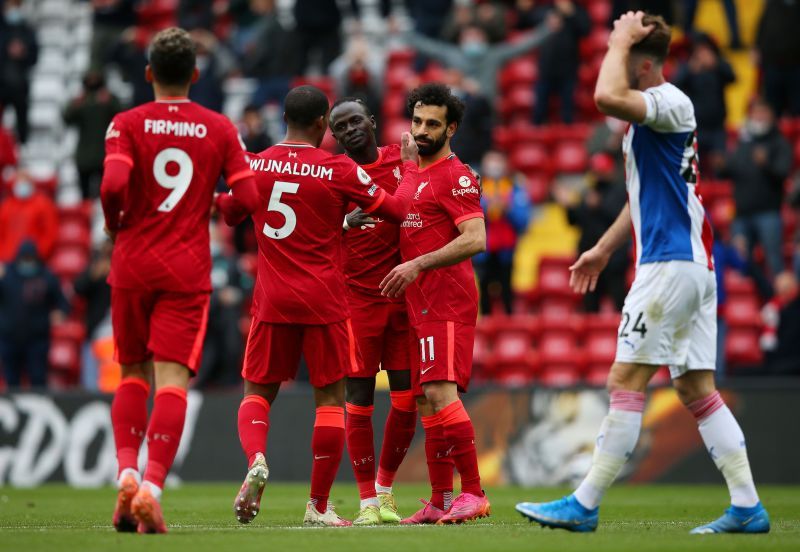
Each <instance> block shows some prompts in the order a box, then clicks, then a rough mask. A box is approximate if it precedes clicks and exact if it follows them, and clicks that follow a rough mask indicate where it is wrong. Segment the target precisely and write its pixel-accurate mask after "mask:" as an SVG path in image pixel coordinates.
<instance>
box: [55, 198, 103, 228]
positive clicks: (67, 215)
mask: <svg viewBox="0 0 800 552" xmlns="http://www.w3.org/2000/svg"><path fill="white" fill-rule="evenodd" d="M93 210H94V206H93V205H92V202H91V201H84V202H82V203H78V204H77V205H71V206H69V207H59V209H58V220H59V222H60V223H61V224H64V223H65V222H67V221H78V222H80V223H82V224H84V225H85V226H86V227H87V228H88V227H89V226H90V224H91V220H92V211H93Z"/></svg>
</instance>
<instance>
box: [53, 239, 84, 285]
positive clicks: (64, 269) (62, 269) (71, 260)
mask: <svg viewBox="0 0 800 552" xmlns="http://www.w3.org/2000/svg"><path fill="white" fill-rule="evenodd" d="M88 261H89V252H88V251H87V250H86V249H85V248H83V247H75V246H68V247H60V248H58V249H57V250H56V251H55V253H53V256H52V258H51V259H50V263H49V264H50V269H51V270H52V271H53V272H55V273H56V275H57V276H59V277H60V278H61V279H62V280H69V281H72V280H73V279H74V278H75V276H77V275H78V274H80V273H81V272H82V271H83V269H84V268H86V264H87V262H88Z"/></svg>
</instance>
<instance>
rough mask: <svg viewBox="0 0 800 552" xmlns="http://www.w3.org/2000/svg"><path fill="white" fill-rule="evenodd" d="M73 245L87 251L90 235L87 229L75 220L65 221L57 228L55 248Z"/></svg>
mask: <svg viewBox="0 0 800 552" xmlns="http://www.w3.org/2000/svg"><path fill="white" fill-rule="evenodd" d="M70 245H74V246H76V247H82V248H85V249H89V247H90V245H91V235H90V232H89V227H88V226H86V225H85V224H83V223H81V222H79V221H78V220H76V219H67V220H65V221H64V222H62V223H61V224H60V225H59V227H58V239H57V241H56V246H57V247H62V246H70Z"/></svg>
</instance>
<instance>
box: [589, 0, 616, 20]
mask: <svg viewBox="0 0 800 552" xmlns="http://www.w3.org/2000/svg"><path fill="white" fill-rule="evenodd" d="M586 11H588V12H589V17H590V18H591V20H592V25H593V26H594V27H605V26H607V25H608V22H609V20H610V19H611V2H607V1H605V0H593V1H592V2H587V3H586Z"/></svg>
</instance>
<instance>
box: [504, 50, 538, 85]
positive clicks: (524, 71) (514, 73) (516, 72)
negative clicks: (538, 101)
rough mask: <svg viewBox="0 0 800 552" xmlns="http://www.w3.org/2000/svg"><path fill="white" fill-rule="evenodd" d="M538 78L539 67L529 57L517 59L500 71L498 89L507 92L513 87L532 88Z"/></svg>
mask: <svg viewBox="0 0 800 552" xmlns="http://www.w3.org/2000/svg"><path fill="white" fill-rule="evenodd" d="M538 77H539V67H538V65H536V62H535V61H534V60H533V59H532V58H530V57H524V58H519V59H517V60H514V61H512V62H510V63H509V64H508V65H506V66H505V67H504V68H503V69H502V71H500V81H499V82H500V87H501V88H502V89H503V90H508V89H510V88H513V87H515V86H519V85H521V86H527V87H528V88H531V87H533V83H534V82H536V80H537V79H538Z"/></svg>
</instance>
